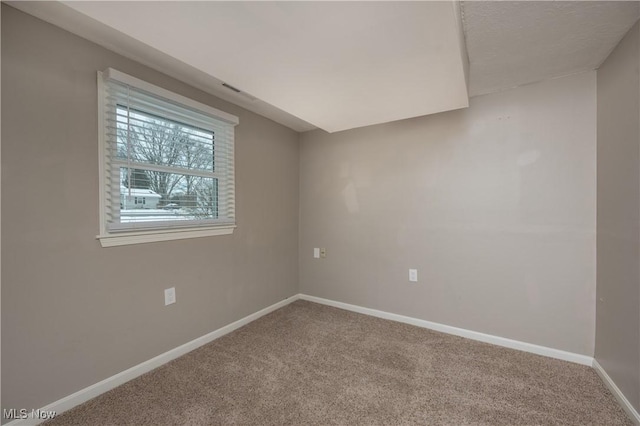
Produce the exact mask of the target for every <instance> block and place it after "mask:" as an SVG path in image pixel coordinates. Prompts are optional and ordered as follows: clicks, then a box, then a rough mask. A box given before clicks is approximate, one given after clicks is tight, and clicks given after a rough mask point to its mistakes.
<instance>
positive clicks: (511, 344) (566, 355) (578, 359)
mask: <svg viewBox="0 0 640 426" xmlns="http://www.w3.org/2000/svg"><path fill="white" fill-rule="evenodd" d="M299 298H300V299H302V300H308V301H309V302H315V303H320V304H323V305H328V306H333V307H335V308H341V309H346V310H348V311H353V312H358V313H360V314H365V315H371V316H374V317H378V318H384V319H388V320H392V321H397V322H403V323H406V324H411V325H415V326H418V327H422V328H428V329H430V330H435V331H440V332H442V333H447V334H453V335H455V336H461V337H466V338H467V339H472V340H478V341H480V342H485V343H491V344H493V345H497V346H503V347H505V348H511V349H517V350H519V351H524V352H530V353H534V354H537V355H542V356H546V357H549V358H556V359H561V360H564V361H569V362H574V363H577V364H582V365H588V366H590V367H591V366H592V364H593V358H592V357H590V356H587V355H580V354H576V353H573V352H567V351H563V350H560V349H553V348H548V347H546V346H540V345H534V344H532V343H526V342H521V341H518V340H511V339H506V338H504V337H498V336H493V335H490V334H484V333H479V332H477V331H471V330H465V329H464V328H457V327H452V326H449V325H444V324H439V323H437V322H431V321H425V320H421V319H417V318H412V317H406V316H404V315H398V314H392V313H389V312H384V311H378V310H376V309H370V308H363V307H362V306H357V305H350V304H348V303H342V302H336V301H333V300H329V299H323V298H321V297H315V296H308V295H306V294H300V295H299Z"/></svg>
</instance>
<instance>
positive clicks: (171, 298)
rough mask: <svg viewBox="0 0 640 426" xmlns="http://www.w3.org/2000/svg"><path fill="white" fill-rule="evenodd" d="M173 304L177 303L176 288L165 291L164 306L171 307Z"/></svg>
mask: <svg viewBox="0 0 640 426" xmlns="http://www.w3.org/2000/svg"><path fill="white" fill-rule="evenodd" d="M172 303H176V288H175V287H171V288H168V289H166V290H165V291H164V305H165V306H167V305H171V304H172Z"/></svg>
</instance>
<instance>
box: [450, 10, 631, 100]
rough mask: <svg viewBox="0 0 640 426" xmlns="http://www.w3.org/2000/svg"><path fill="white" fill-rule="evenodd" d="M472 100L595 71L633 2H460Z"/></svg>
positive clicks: (628, 18) (621, 29)
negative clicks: (574, 74) (476, 96)
mask: <svg viewBox="0 0 640 426" xmlns="http://www.w3.org/2000/svg"><path fill="white" fill-rule="evenodd" d="M461 8H462V13H463V27H464V30H465V36H466V45H467V51H468V54H469V65H470V72H469V92H470V96H475V95H481V94H485V93H492V92H496V91H499V90H504V89H509V88H512V87H516V86H520V85H523V84H527V83H532V82H536V81H540V80H544V79H548V78H554V77H560V76H564V75H569V74H573V73H577V72H581V71H587V70H593V69H595V68H597V67H598V66H599V65H600V64H601V63H602V61H604V59H606V57H607V56H608V54H609V52H611V50H613V48H614V47H615V46H616V44H618V42H619V41H620V39H621V38H622V37H623V36H624V34H625V33H626V32H627V31H628V30H629V28H631V27H632V26H633V24H634V23H635V22H636V21H637V20H638V17H640V3H638V2H637V1H622V2H615V1H584V2H583V1H553V2H552V1H522V2H517V1H504V2H497V1H496V2H493V1H463V2H462V3H461Z"/></svg>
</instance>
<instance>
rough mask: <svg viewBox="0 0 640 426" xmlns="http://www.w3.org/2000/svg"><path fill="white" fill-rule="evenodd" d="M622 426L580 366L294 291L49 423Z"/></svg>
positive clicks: (596, 381) (591, 374) (624, 421)
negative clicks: (282, 302) (300, 296)
mask: <svg viewBox="0 0 640 426" xmlns="http://www.w3.org/2000/svg"><path fill="white" fill-rule="evenodd" d="M414 424H419V425H472V424H473V425H557V424H563V425H564V424H571V425H587V424H591V425H631V424H632V423H631V421H630V420H629V419H628V418H627V417H626V415H625V413H624V411H622V409H621V408H620V406H619V405H618V404H617V403H616V401H615V400H614V398H613V396H612V395H611V393H610V392H609V391H608V390H607V388H606V387H605V386H604V384H603V383H602V381H601V380H600V378H599V377H598V376H597V375H596V373H595V371H594V370H593V369H591V368H589V367H586V366H582V365H577V364H572V363H569V362H565V361H559V360H555V359H550V358H545V357H542V356H538V355H533V354H529V353H524V352H519V351H516V350H511V349H506V348H502V347H498V346H493V345H489V344H486V343H480V342H476V341H473V340H468V339H464V338H461V337H455V336H450V335H447V334H443V333H438V332H435V331H431V330H426V329H423V328H419V327H414V326H411V325H407V324H402V323H397V322H393V321H388V320H383V319H379V318H374V317H369V316H365V315H360V314H356V313H353V312H349V311H345V310H341V309H336V308H331V307H327V306H323V305H318V304H315V303H311V302H306V301H302V300H299V301H296V302H294V303H292V304H290V305H287V306H285V307H283V308H281V309H279V310H277V311H275V312H273V313H271V314H269V315H266V316H264V317H262V318H260V319H258V320H256V321H254V322H252V323H250V324H248V325H246V326H245V327H242V328H240V329H238V330H236V331H234V332H233V333H230V334H228V335H226V336H224V337H222V338H220V339H218V340H215V341H213V342H211V343H209V344H207V345H205V346H202V347H200V348H199V349H196V350H194V351H193V352H190V353H188V354H186V355H184V356H182V357H180V358H178V359H176V360H174V361H172V362H170V363H168V364H165V365H164V366H162V367H160V368H157V369H155V370H153V371H151V372H149V373H147V374H144V375H142V376H140V377H138V378H136V379H134V380H132V381H130V382H128V383H125V384H124V385H122V386H119V387H118V388H115V389H113V390H111V391H109V392H107V393H105V394H103V395H101V396H99V397H97V398H95V399H93V400H91V401H88V402H87V403H85V404H83V405H80V406H78V407H76V408H74V409H72V410H70V411H67V412H66V413H63V414H62V415H60V416H58V417H57V418H55V419H54V420H53V421H49V422H47V425H50V426H53V425H136V426H141V425H414Z"/></svg>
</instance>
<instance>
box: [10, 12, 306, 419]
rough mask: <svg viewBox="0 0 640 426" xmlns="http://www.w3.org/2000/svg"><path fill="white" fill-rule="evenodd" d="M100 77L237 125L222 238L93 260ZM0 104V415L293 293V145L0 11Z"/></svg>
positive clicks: (139, 69) (175, 85) (283, 135)
mask: <svg viewBox="0 0 640 426" xmlns="http://www.w3.org/2000/svg"><path fill="white" fill-rule="evenodd" d="M107 67H114V68H116V69H119V70H120V71H123V72H125V73H128V74H131V75H133V76H136V77H139V78H142V79H145V80H148V81H149V82H151V83H153V84H156V85H159V86H162V87H164V88H166V89H169V90H172V91H175V92H177V93H180V94H182V95H186V96H189V97H191V98H194V99H196V100H198V101H200V102H203V103H206V104H209V105H211V106H213V107H216V108H219V109H222V110H224V111H227V112H229V113H232V114H235V115H237V116H239V117H240V125H239V126H238V127H236V186H237V205H236V207H237V223H238V228H237V230H236V232H235V233H234V234H233V235H232V236H221V237H209V238H200V239H192V240H182V241H171V242H162V243H153V244H143V245H135V246H125V247H114V248H107V249H104V248H101V247H100V244H99V242H98V241H97V240H96V239H95V235H96V234H97V233H98V173H97V165H98V151H97V111H96V104H97V95H96V71H97V70H102V69H105V68H107ZM2 89H3V90H2V114H3V115H2V124H3V126H2V142H3V144H2V193H3V196H4V199H5V202H4V203H2V219H3V228H2V255H3V259H2V263H3V268H2V284H3V286H2V397H3V399H2V405H3V408H8V407H10V408H40V407H42V406H44V405H45V404H48V403H51V402H53V401H55V400H57V399H59V398H62V397H64V396H67V395H69V394H71V393H73V392H75V391H78V390H80V389H82V388H84V387H86V386H89V385H91V384H94V383H96V382H98V381H100V380H102V379H105V378H107V377H109V376H111V375H113V374H116V373H119V372H121V371H123V370H125V369H127V368H129V367H132V366H134V365H136V364H138V363H140V362H142V361H146V360H148V359H150V358H152V357H154V356H156V355H158V354H160V353H163V352H165V351H167V350H169V349H173V348H175V347H177V346H179V345H180V344H183V343H185V342H187V341H190V340H192V339H194V338H196V337H200V336H202V335H204V334H206V333H208V332H210V331H212V330H215V329H217V328H219V327H221V326H224V325H226V324H228V323H230V322H232V321H234V320H237V319H240V318H242V317H244V316H246V315H248V314H251V313H254V312H256V311H258V310H260V309H261V308H264V307H266V306H268V305H271V304H273V303H275V302H277V301H279V300H282V299H284V298H286V297H289V296H292V295H294V294H296V293H297V291H298V261H297V259H298V258H297V256H298V254H297V253H298V204H299V203H298V134H297V133H295V132H294V131H292V130H289V129H287V128H285V127H283V126H281V125H278V124H275V123H274V122H272V121H270V120H268V119H265V118H262V117H260V116H258V115H256V114H253V113H250V112H248V111H245V110H243V109H241V108H239V107H236V106H233V105H231V104H229V103H226V102H224V101H221V100H219V99H216V98H214V97H212V96H210V95H207V94H205V93H203V92H200V91H198V90H195V89H193V88H190V87H188V86H186V85H184V84H182V83H180V82H178V81H176V80H174V79H171V78H168V77H166V76H164V75H162V74H160V73H158V72H155V71H152V70H150V69H148V68H146V67H144V66H141V65H139V64H136V63H134V62H132V61H130V60H127V59H124V58H123V57H121V56H118V55H116V54H114V53H112V52H109V51H107V50H105V49H102V48H100V47H98V46H96V45H94V44H92V43H90V42H88V41H85V40H83V39H80V38H78V37H76V36H74V35H72V34H70V33H67V32H65V31H62V30H60V29H57V28H55V27H53V26H50V25H49V24H45V23H43V22H42V21H39V20H37V19H35V18H33V17H30V16H28V15H25V14H22V13H21V12H18V11H16V10H15V9H12V8H10V7H8V6H6V5H3V6H2ZM7 200H10V201H9V202H7ZM170 286H175V287H176V291H177V300H178V302H177V303H176V304H175V305H171V306H169V307H165V306H164V303H163V302H164V299H163V289H164V288H167V287H170Z"/></svg>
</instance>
